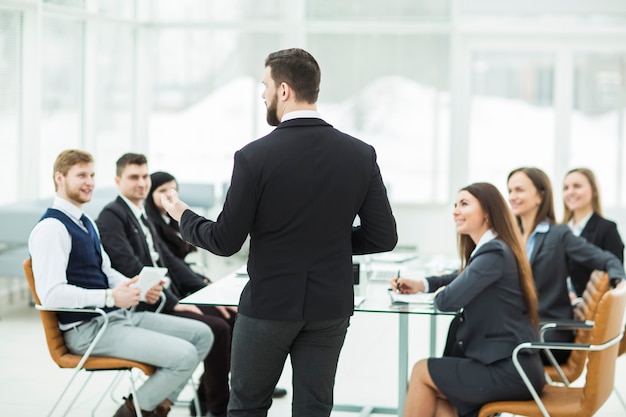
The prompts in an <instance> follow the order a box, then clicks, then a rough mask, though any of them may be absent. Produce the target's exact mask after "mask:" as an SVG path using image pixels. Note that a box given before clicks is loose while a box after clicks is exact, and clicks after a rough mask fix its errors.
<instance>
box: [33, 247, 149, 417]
mask: <svg viewBox="0 0 626 417" xmlns="http://www.w3.org/2000/svg"><path fill="white" fill-rule="evenodd" d="M23 266H24V273H25V274H26V281H28V286H29V288H30V292H31V294H32V296H33V300H34V301H35V307H36V308H37V310H39V315H40V316H41V321H42V324H43V328H44V333H45V335H46V341H47V343H48V350H49V351H50V356H51V357H52V360H54V362H56V364H57V365H59V367H60V368H71V369H73V370H74V373H73V375H72V377H71V378H70V380H69V382H68V383H67V385H66V386H65V388H64V389H63V392H62V393H61V395H60V396H59V398H58V399H57V401H56V403H55V404H54V406H53V407H52V409H51V410H50V412H49V413H48V416H51V415H52V413H54V411H55V410H56V408H57V407H58V405H59V404H60V402H61V400H62V398H63V397H64V396H65V394H66V393H67V391H68V389H69V388H70V385H71V384H72V382H73V381H74V379H75V378H76V376H77V375H78V373H79V372H80V371H82V370H85V371H87V372H90V375H89V378H88V379H87V381H86V382H85V384H84V385H83V387H84V386H85V385H87V383H88V382H89V380H90V379H91V376H92V375H93V371H126V372H128V376H129V379H130V386H131V392H132V394H133V400H134V402H135V410H136V412H137V417H141V410H140V408H139V404H138V403H137V395H136V392H135V385H134V382H133V376H132V372H131V371H132V369H133V368H137V369H139V370H141V371H142V372H143V373H144V374H146V375H148V376H150V375H152V374H153V373H154V371H155V368H154V367H153V366H150V365H147V364H145V363H141V362H135V361H131V360H125V359H118V358H107V357H96V356H90V355H91V352H92V351H93V348H94V347H95V345H96V344H97V343H98V340H100V337H101V336H102V334H103V333H104V331H105V330H106V327H107V325H108V318H107V315H106V313H105V312H104V310H102V309H100V308H87V309H85V308H54V309H48V308H45V307H42V306H41V302H40V300H39V297H38V296H37V292H36V291H35V277H34V275H33V269H32V262H31V260H30V258H29V259H26V260H25V261H24V263H23ZM56 311H69V312H85V311H88V312H92V313H99V314H101V315H102V316H103V317H104V325H103V326H102V328H101V329H100V331H98V334H97V335H96V337H95V338H94V340H93V342H91V344H90V345H89V347H88V348H87V351H86V352H85V354H84V355H83V356H79V355H74V354H72V353H70V352H69V350H68V348H67V346H66V345H65V340H64V339H63V333H62V332H61V329H59V322H58V320H57V316H56V313H55V312H56ZM81 390H82V389H81ZM81 390H79V392H78V393H77V394H76V395H74V398H73V399H72V402H71V403H70V404H69V406H68V407H67V409H66V410H65V413H64V414H63V415H67V413H68V412H69V410H70V409H71V407H72V406H73V405H74V402H75V401H76V398H77V397H78V395H79V394H80V391H81ZM104 394H106V392H105V393H104ZM101 401H102V400H100V401H98V403H97V404H96V408H97V407H98V406H99V404H100V402H101ZM93 412H94V413H95V409H94V411H93ZM92 414H93V413H92Z"/></svg>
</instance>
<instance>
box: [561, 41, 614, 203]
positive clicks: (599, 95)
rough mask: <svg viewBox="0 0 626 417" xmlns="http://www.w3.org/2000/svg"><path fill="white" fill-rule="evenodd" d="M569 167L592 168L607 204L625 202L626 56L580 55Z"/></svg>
mask: <svg viewBox="0 0 626 417" xmlns="http://www.w3.org/2000/svg"><path fill="white" fill-rule="evenodd" d="M574 70H575V72H574V75H575V77H574V86H573V88H574V103H573V112H572V128H571V138H572V139H571V151H570V155H569V156H570V166H571V167H576V166H584V167H588V168H591V169H592V170H593V171H594V172H595V174H596V176H597V179H598V182H600V186H601V190H602V203H603V204H604V205H605V206H607V207H612V206H615V205H616V204H618V202H621V204H622V205H624V204H626V181H625V174H626V173H625V172H624V167H623V165H624V161H626V158H625V151H624V140H626V127H625V126H624V124H625V123H626V122H625V120H624V117H625V113H624V105H625V104H626V53H623V52H622V53H600V52H596V53H583V52H581V53H577V54H575V56H574Z"/></svg>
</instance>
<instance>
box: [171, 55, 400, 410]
mask: <svg viewBox="0 0 626 417" xmlns="http://www.w3.org/2000/svg"><path fill="white" fill-rule="evenodd" d="M263 84H264V85H265V91H264V92H263V96H262V97H263V98H264V99H265V102H266V106H267V121H268V123H269V124H270V125H272V126H276V129H275V130H274V131H272V132H271V133H270V134H269V135H267V136H265V137H263V138H261V139H259V140H256V141H254V142H252V143H250V144H248V145H247V146H245V147H244V148H243V149H241V150H239V151H238V152H236V153H235V164H234V169H233V174H232V180H231V184H230V188H229V190H228V192H227V195H226V200H225V202H224V207H223V210H222V213H221V214H220V215H219V217H218V218H217V220H216V221H211V220H208V219H205V218H203V217H201V216H199V215H197V214H195V213H194V212H192V211H191V210H189V207H188V206H187V205H186V204H185V203H184V202H182V201H181V200H179V199H178V195H177V193H176V191H175V190H171V191H170V192H169V193H168V194H165V195H164V196H163V200H164V201H163V202H164V205H165V208H166V209H167V210H168V212H169V213H170V215H172V217H173V218H174V219H176V220H179V221H180V226H181V227H180V230H181V233H182V236H183V238H184V239H185V240H187V241H189V242H190V243H192V244H194V245H196V246H199V247H203V248H205V249H207V250H209V251H211V252H213V253H215V254H217V255H222V256H230V255H233V254H234V253H236V252H237V251H239V250H240V248H241V246H242V245H243V243H244V241H245V240H246V238H247V236H248V235H250V253H249V258H248V274H249V276H250V280H249V282H248V284H247V285H246V287H245V288H244V290H243V292H242V295H241V299H240V303H239V314H238V317H237V321H236V323H235V329H234V333H233V346H232V364H231V397H230V402H229V404H228V415H229V416H265V415H267V410H268V408H269V407H270V405H271V393H272V389H273V387H274V386H275V385H276V382H277V381H278V380H279V378H280V375H281V373H282V370H283V367H284V364H285V360H286V358H287V355H288V354H289V355H290V356H291V363H292V368H293V405H292V407H293V415H294V416H305V415H306V416H328V415H330V412H331V410H332V407H333V387H334V382H335V373H336V369H337V361H338V359H339V353H340V351H341V347H342V346H343V342H344V339H345V334H346V331H347V328H348V325H349V321H350V316H351V315H352V314H353V310H354V298H353V297H354V295H353V280H352V255H353V254H365V253H375V252H384V251H389V250H392V249H393V248H394V247H395V245H396V243H397V231H396V223H395V219H394V217H393V214H392V211H391V207H390V204H389V200H388V198H387V192H386V189H385V186H384V184H383V180H382V177H381V174H380V170H379V168H378V164H377V162H376V152H375V150H374V148H373V147H372V146H370V145H367V144H366V143H364V142H362V141H360V140H358V139H355V138H353V137H351V136H348V135H346V134H344V133H342V132H340V131H338V130H336V129H334V128H333V127H332V126H331V125H329V124H328V123H326V122H325V121H323V120H322V119H321V117H320V115H319V113H318V112H317V110H316V102H317V96H318V92H319V84H320V69H319V66H318V64H317V62H316V61H315V59H314V58H313V57H312V56H311V55H310V54H309V53H308V52H306V51H303V50H301V49H287V50H282V51H278V52H274V53H271V54H270V55H269V56H268V57H267V59H266V61H265V73H264V76H263ZM357 216H358V217H359V219H360V225H359V226H356V227H354V226H353V224H354V221H355V218H356V217H357Z"/></svg>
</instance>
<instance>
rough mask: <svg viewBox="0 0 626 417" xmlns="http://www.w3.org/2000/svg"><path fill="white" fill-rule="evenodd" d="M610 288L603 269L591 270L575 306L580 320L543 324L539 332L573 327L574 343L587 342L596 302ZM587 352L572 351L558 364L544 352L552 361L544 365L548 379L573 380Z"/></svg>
mask: <svg viewBox="0 0 626 417" xmlns="http://www.w3.org/2000/svg"><path fill="white" fill-rule="evenodd" d="M610 289H611V285H610V283H609V275H608V274H607V273H606V272H603V271H598V270H596V271H593V272H592V273H591V276H590V277H589V282H587V286H586V288H585V291H584V292H583V294H582V297H581V298H582V301H581V302H580V303H578V304H577V305H576V308H575V313H576V314H575V315H576V319H577V320H580V321H579V322H577V323H576V325H574V326H568V325H560V324H557V323H549V324H544V325H543V326H542V328H541V333H542V334H543V333H545V331H548V330H554V329H559V328H561V329H568V330H572V328H573V329H575V330H577V332H576V337H575V338H574V343H589V338H590V337H591V332H590V331H589V329H591V328H592V327H593V324H594V319H595V315H596V311H597V310H598V303H599V302H600V299H601V298H602V296H603V295H604V294H605V293H606V292H607V291H609V290H610ZM556 331H558V330H556ZM542 340H543V339H542ZM548 353H549V352H548ZM588 353H589V352H588V351H586V350H575V351H572V353H571V354H570V356H569V358H568V359H567V362H565V363H563V364H560V365H559V364H558V363H557V362H556V360H554V357H552V355H551V354H546V356H547V357H548V358H549V359H550V360H551V361H552V366H546V367H545V370H546V374H547V376H548V377H549V378H550V381H555V382H562V383H564V384H565V385H569V384H570V383H572V382H574V381H575V380H576V379H578V377H580V376H581V375H582V373H583V370H584V369H585V363H586V362H587V355H588Z"/></svg>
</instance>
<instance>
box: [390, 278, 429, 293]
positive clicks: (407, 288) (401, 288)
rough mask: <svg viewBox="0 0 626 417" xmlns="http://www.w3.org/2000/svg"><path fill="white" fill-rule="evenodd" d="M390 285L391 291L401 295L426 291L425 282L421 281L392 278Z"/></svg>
mask: <svg viewBox="0 0 626 417" xmlns="http://www.w3.org/2000/svg"><path fill="white" fill-rule="evenodd" d="M389 283H390V284H391V289H392V290H393V291H396V292H398V293H400V294H415V293H418V292H424V291H425V290H426V287H425V285H424V281H423V280H421V279H411V278H406V277H398V278H392V279H391V280H390V281H389Z"/></svg>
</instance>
